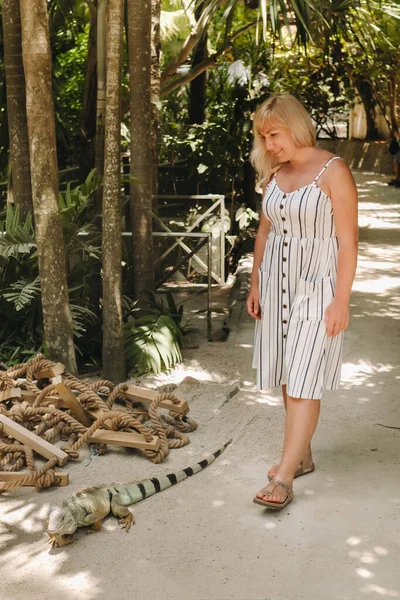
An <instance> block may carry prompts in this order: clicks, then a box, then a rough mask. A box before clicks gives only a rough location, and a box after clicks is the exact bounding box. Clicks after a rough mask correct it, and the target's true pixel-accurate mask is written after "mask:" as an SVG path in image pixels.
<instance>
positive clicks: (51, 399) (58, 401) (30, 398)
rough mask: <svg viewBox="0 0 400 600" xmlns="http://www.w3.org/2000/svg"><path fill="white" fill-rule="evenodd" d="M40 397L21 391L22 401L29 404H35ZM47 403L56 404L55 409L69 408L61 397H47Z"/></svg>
mask: <svg viewBox="0 0 400 600" xmlns="http://www.w3.org/2000/svg"><path fill="white" fill-rule="evenodd" d="M37 397H38V395H37V394H34V393H33V392H30V391H28V390H21V400H24V401H26V402H29V404H33V403H34V402H35V400H36V398H37ZM45 400H46V402H51V404H54V406H55V408H67V406H66V404H65V402H64V400H63V399H62V398H60V397H59V396H50V395H49V396H46V399H45Z"/></svg>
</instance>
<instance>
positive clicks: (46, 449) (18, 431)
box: [0, 415, 68, 466]
mask: <svg viewBox="0 0 400 600" xmlns="http://www.w3.org/2000/svg"><path fill="white" fill-rule="evenodd" d="M0 426H1V427H2V430H3V432H4V433H5V434H6V435H9V436H10V437H12V438H14V439H15V440H18V441H19V442H21V443H22V444H26V445H27V446H29V447H30V448H32V450H34V451H35V452H37V453H38V454H40V455H41V456H44V457H45V458H48V459H49V458H53V456H56V457H57V459H58V461H57V462H58V464H59V465H60V466H62V465H65V464H66V463H67V462H68V454H66V453H65V452H63V451H62V450H60V449H59V448H57V446H53V444H50V443H49V442H46V440H42V438H40V437H39V436H38V435H36V433H32V431H28V429H25V427H22V426H21V425H19V424H18V423H14V421H12V420H11V419H9V418H8V417H6V416H5V415H0Z"/></svg>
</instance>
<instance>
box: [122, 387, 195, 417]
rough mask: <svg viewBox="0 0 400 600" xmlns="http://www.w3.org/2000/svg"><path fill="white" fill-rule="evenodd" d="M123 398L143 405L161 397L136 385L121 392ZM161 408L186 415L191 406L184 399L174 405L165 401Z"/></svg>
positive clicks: (157, 393)
mask: <svg viewBox="0 0 400 600" xmlns="http://www.w3.org/2000/svg"><path fill="white" fill-rule="evenodd" d="M119 395H120V396H122V397H123V398H128V399H129V400H135V401H136V402H142V403H143V404H151V403H152V402H153V400H155V399H156V398H157V396H159V392H153V391H152V390H146V389H143V388H140V387H137V386H136V385H128V389H127V390H121V391H120V393H119ZM160 408H167V409H168V410H173V411H174V412H177V413H181V414H182V415H186V414H187V413H188V412H189V405H188V403H187V402H186V400H184V399H183V398H179V403H178V404H174V403H173V402H172V400H163V401H162V402H161V404H160Z"/></svg>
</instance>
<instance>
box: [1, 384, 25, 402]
mask: <svg viewBox="0 0 400 600" xmlns="http://www.w3.org/2000/svg"><path fill="white" fill-rule="evenodd" d="M12 398H21V388H18V387H16V388H9V389H8V390H4V392H0V402H4V401H5V400H11V399H12Z"/></svg>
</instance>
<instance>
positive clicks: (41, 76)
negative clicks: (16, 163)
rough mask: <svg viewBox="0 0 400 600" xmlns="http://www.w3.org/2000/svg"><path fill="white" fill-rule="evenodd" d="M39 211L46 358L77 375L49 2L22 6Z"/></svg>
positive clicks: (33, 0)
mask: <svg viewBox="0 0 400 600" xmlns="http://www.w3.org/2000/svg"><path fill="white" fill-rule="evenodd" d="M20 1H21V22H22V58H23V64H24V70H25V81H26V109H27V121H28V136H29V146H30V163H31V178H32V194H33V210H34V216H35V231H36V245H37V252H38V260H39V274H40V286H41V297H42V310H43V325H44V337H45V347H46V354H47V355H48V356H49V357H50V358H51V359H52V360H55V361H61V362H62V363H64V365H65V366H66V368H67V370H68V371H71V372H72V373H77V366H76V358H75V350H74V341H73V333H72V317H71V310H70V306H69V299H68V287H67V274H66V264H65V252H64V241H63V232H62V226H61V219H60V210H59V204H58V166H57V152H56V131H55V120H54V104H53V96H52V71H51V50H50V36H49V25H48V17H47V2H46V0H20Z"/></svg>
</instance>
